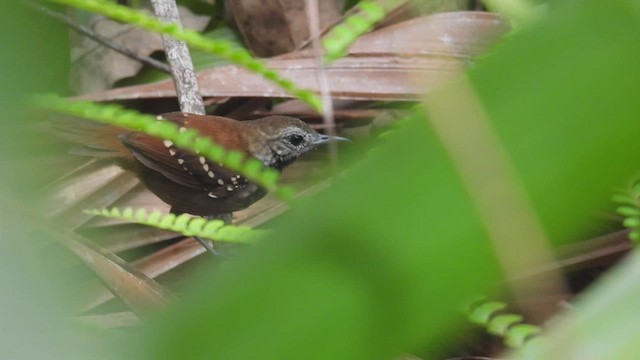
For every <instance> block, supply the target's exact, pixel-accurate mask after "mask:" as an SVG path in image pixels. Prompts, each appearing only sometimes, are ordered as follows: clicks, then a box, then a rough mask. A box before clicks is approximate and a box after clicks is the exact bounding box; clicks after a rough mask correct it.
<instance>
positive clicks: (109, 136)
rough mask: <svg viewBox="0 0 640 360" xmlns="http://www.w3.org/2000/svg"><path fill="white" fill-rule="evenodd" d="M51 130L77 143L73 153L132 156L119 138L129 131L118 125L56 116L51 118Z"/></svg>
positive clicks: (104, 156)
mask: <svg viewBox="0 0 640 360" xmlns="http://www.w3.org/2000/svg"><path fill="white" fill-rule="evenodd" d="M49 130H50V131H51V132H53V133H54V134H55V135H56V136H58V137H60V138H62V139H64V140H66V141H69V142H71V143H73V144H75V145H76V146H74V147H73V148H71V150H70V152H71V153H73V154H77V155H83V156H92V157H101V158H108V157H115V158H128V157H130V156H131V152H130V151H129V150H128V149H127V148H126V146H125V145H124V144H123V143H122V142H121V141H120V140H119V139H118V136H119V135H122V134H126V133H127V132H129V131H128V130H126V129H123V128H120V127H117V126H113V125H106V124H101V123H98V122H94V121H90V120H85V119H80V118H73V117H56V118H54V119H49Z"/></svg>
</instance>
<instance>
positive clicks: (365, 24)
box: [322, 0, 401, 63]
mask: <svg viewBox="0 0 640 360" xmlns="http://www.w3.org/2000/svg"><path fill="white" fill-rule="evenodd" d="M400 3H401V1H400V0H388V1H385V2H383V3H382V4H379V3H378V2H375V1H367V0H365V1H361V2H360V3H359V4H358V8H357V9H358V11H357V13H356V14H354V15H352V16H349V17H348V18H346V20H345V21H344V23H342V24H340V25H337V26H335V27H334V28H333V29H331V31H330V32H329V34H327V36H325V38H324V40H323V42H322V43H323V45H324V50H325V61H326V62H327V63H330V62H332V61H335V60H336V59H338V58H341V57H343V56H346V55H347V48H348V47H349V45H351V44H352V43H353V42H354V41H356V40H357V39H358V38H359V37H360V36H361V35H362V34H365V33H367V32H369V31H371V29H372V28H373V26H374V25H375V24H377V23H378V22H380V21H381V20H383V19H384V17H385V15H386V14H387V12H389V11H390V10H392V9H393V8H394V6H397V5H398V4H400Z"/></svg>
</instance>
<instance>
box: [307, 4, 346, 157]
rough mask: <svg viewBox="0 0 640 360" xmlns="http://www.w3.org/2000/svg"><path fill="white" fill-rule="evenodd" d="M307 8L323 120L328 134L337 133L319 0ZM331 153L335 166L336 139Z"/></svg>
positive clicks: (332, 143)
mask: <svg viewBox="0 0 640 360" xmlns="http://www.w3.org/2000/svg"><path fill="white" fill-rule="evenodd" d="M305 5H306V8H307V24H308V26H309V36H310V38H311V46H312V49H313V55H314V60H315V63H316V68H317V71H316V79H317V81H318V84H319V85H320V86H319V87H320V96H321V97H322V121H323V122H324V125H325V128H326V132H327V135H329V136H335V135H336V123H335V119H334V116H333V99H332V98H331V91H330V89H329V80H328V79H327V70H326V69H325V67H324V56H323V50H322V44H321V43H320V40H321V38H320V34H321V29H320V13H319V12H320V10H319V8H318V1H317V0H305ZM329 154H330V158H331V163H332V164H333V165H334V166H335V163H336V159H337V155H338V147H337V144H336V141H335V140H332V141H331V142H330V143H329Z"/></svg>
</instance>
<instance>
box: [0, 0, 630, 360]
mask: <svg viewBox="0 0 640 360" xmlns="http://www.w3.org/2000/svg"><path fill="white" fill-rule="evenodd" d="M7 5H9V3H8V4H7ZM9 6H11V8H10V9H9V11H4V12H1V14H2V15H0V16H3V17H6V19H2V20H3V21H0V23H2V24H3V26H5V27H8V28H9V29H11V30H12V31H8V30H7V31H2V32H0V36H1V37H2V44H3V47H4V49H5V51H3V54H6V56H5V61H4V63H5V64H6V65H5V66H3V67H2V71H3V81H2V82H1V83H0V84H1V86H2V97H1V98H2V100H0V101H1V103H2V108H3V109H4V111H5V117H3V124H2V126H3V131H2V132H3V135H4V136H3V141H2V149H3V151H2V154H3V169H5V170H4V171H3V172H4V173H5V174H6V175H3V185H2V188H1V191H0V198H2V204H3V209H5V211H3V214H2V217H0V221H1V222H2V230H3V235H4V236H3V240H2V242H1V243H2V246H3V250H2V251H1V252H0V254H1V255H0V256H2V261H0V263H1V264H2V265H1V266H2V271H0V284H1V285H2V287H3V290H2V291H0V294H1V295H0V298H1V299H2V302H1V304H0V312H1V313H2V321H0V324H2V325H0V327H1V328H2V330H1V332H2V334H6V335H3V337H2V341H3V348H5V349H7V351H6V354H8V355H10V356H9V358H65V359H69V358H87V357H90V358H100V357H104V358H112V357H113V358H122V357H123V356H124V357H125V358H137V359H146V358H150V359H151V358H153V359H165V358H166V359H175V358H178V357H179V358H184V359H202V358H224V359H248V358H259V359H283V358H306V359H321V358H322V359H324V358H344V359H377V358H378V359H389V358H393V357H395V356H399V355H400V354H402V353H404V352H412V353H416V354H417V355H420V356H423V357H424V358H434V357H436V356H438V355H437V354H439V353H440V352H441V351H442V350H443V349H444V348H446V346H447V345H450V344H451V342H452V341H454V340H452V339H456V337H457V336H459V334H460V331H461V330H460V329H461V327H460V326H459V324H460V322H461V321H462V315H461V314H460V309H461V308H462V307H463V306H464V304H465V303H466V302H468V301H469V299H471V298H473V297H474V296H476V295H478V294H493V293H494V291H495V290H496V289H497V288H498V287H499V286H501V285H502V282H503V281H504V280H505V279H504V278H505V275H507V276H508V275H509V274H503V273H502V271H501V270H500V265H499V264H498V261H497V256H498V255H496V254H499V253H500V249H495V248H494V247H493V244H492V243H491V241H490V238H489V236H488V233H487V230H486V229H487V228H486V226H487V224H486V223H483V219H482V218H481V217H480V216H479V213H478V209H477V208H476V207H475V205H474V202H473V201H472V199H473V197H474V195H475V194H474V193H473V189H470V188H468V187H467V186H466V185H465V183H464V182H463V181H462V180H461V177H460V173H459V172H458V168H457V165H459V164H456V162H455V158H454V157H452V156H451V154H450V153H448V152H447V150H446V149H447V146H449V145H450V144H447V143H446V142H444V143H443V142H442V140H441V139H442V138H441V137H439V136H438V134H437V133H436V131H435V130H434V128H433V127H432V126H431V124H432V122H431V120H432V119H430V118H429V116H427V115H426V114H427V113H428V109H421V108H420V109H416V110H414V111H413V115H411V116H410V118H409V119H407V120H406V121H404V122H402V124H400V125H397V127H396V128H395V130H394V131H393V132H391V133H390V134H387V136H385V140H384V143H383V144H381V145H378V146H377V147H376V148H375V149H374V150H372V151H370V152H368V153H366V155H364V156H362V159H361V160H359V161H358V162H357V163H356V164H354V165H353V166H351V167H349V168H348V169H347V170H346V171H345V172H344V173H343V174H341V175H340V176H339V177H337V178H336V179H335V180H334V181H333V183H332V185H331V186H330V187H329V188H328V189H326V190H324V191H322V192H321V193H319V194H317V195H315V196H313V197H311V198H308V199H304V200H301V201H300V202H299V203H298V204H296V206H295V207H294V208H293V209H292V210H291V211H290V212H288V213H287V214H286V216H282V217H280V218H278V219H276V220H275V221H274V223H272V224H271V226H270V228H272V229H274V231H273V232H272V234H271V235H270V236H269V237H267V238H265V239H264V240H263V241H262V242H261V243H260V244H258V245H255V246H252V247H250V248H248V249H246V250H243V251H242V253H241V254H240V255H239V256H238V257H237V258H234V259H233V261H229V262H227V263H224V264H222V265H220V264H215V265H205V266H203V267H202V268H201V269H199V273H198V275H197V276H196V277H195V278H193V279H192V280H191V282H192V283H191V285H190V286H187V288H188V290H187V291H186V292H185V294H184V295H183V296H181V297H180V298H179V299H177V300H176V301H175V303H174V304H173V306H171V307H170V308H169V309H168V310H166V311H163V312H162V313H159V314H156V315H155V316H152V318H151V319H149V320H148V322H147V324H146V325H145V326H143V327H140V328H135V329H133V330H118V329H116V330H104V329H96V328H94V327H92V326H83V325H79V324H78V323H76V322H74V321H72V320H71V319H70V318H69V314H70V313H71V308H73V306H72V304H74V303H75V301H76V300H75V299H74V296H75V294H76V291H77V290H74V289H73V288H72V287H68V286H65V285H69V284H72V283H73V281H74V279H76V278H77V277H82V276H83V275H82V274H75V273H74V271H67V272H62V271H61V272H52V271H49V269H60V266H59V265H60V262H64V261H68V260H67V257H66V256H65V255H64V254H63V253H64V252H63V251H61V249H59V245H58V244H57V243H56V242H53V241H52V239H49V238H50V237H52V235H51V233H50V232H49V231H47V226H46V225H47V224H46V222H45V221H44V220H42V219H41V216H40V215H41V214H40V213H39V209H38V208H37V207H35V206H34V204H35V201H34V194H35V192H34V191H33V190H34V189H36V187H37V186H38V184H42V183H45V182H46V180H47V177H48V172H47V169H46V167H38V168H35V169H34V168H33V167H32V168H29V167H28V165H29V164H33V162H29V161H28V159H32V158H37V157H38V156H40V155H41V154H40V152H42V150H41V149H40V147H39V146H38V145H39V143H40V141H45V140H44V139H40V138H38V137H36V135H33V134H31V133H30V132H28V131H27V130H28V127H29V125H30V124H29V122H30V118H31V117H30V116H29V114H30V112H29V111H26V110H25V109H26V108H27V107H26V105H24V102H23V101H22V100H23V98H22V95H25V94H30V93H33V92H44V91H57V92H64V91H65V89H64V87H63V86H60V84H65V83H66V82H65V81H64V80H62V79H64V78H65V77H66V71H65V69H64V68H65V61H64V56H65V55H61V54H65V52H64V51H61V50H60V49H65V46H66V44H65V40H64V37H65V33H64V31H63V30H62V29H60V28H58V27H55V26H53V25H48V24H47V23H46V22H42V20H41V19H40V18H37V17H35V16H33V14H30V13H27V12H26V11H25V10H24V8H22V7H21V6H18V5H13V4H11V5H9ZM45 26H51V28H50V29H48V28H44V27H45ZM639 26H640V7H639V6H638V4H637V2H635V1H631V0H616V1H609V2H601V1H594V0H592V1H567V2H564V3H561V4H560V3H558V4H556V3H553V4H548V9H547V12H546V13H544V15H543V16H542V17H541V18H540V19H539V20H538V21H537V22H535V23H533V24H532V25H531V26H528V27H523V28H521V29H519V30H518V31H516V32H514V33H512V34H510V35H509V36H508V37H506V38H505V39H504V40H503V42H502V43H501V44H499V45H498V46H496V47H495V48H494V49H492V51H490V53H489V54H487V55H486V56H484V57H483V58H482V59H480V60H479V61H478V64H477V65H476V66H475V67H474V68H473V69H471V70H470V71H469V72H468V80H469V83H470V84H471V85H472V87H473V89H474V91H475V94H476V95H477V98H478V99H479V101H480V103H481V105H482V109H483V110H484V112H485V113H486V115H487V117H488V119H490V129H493V130H494V131H495V133H494V134H495V135H496V136H497V139H498V143H497V145H496V144H493V145H495V146H500V147H502V148H503V149H505V150H506V154H507V159H508V160H510V164H511V165H512V166H513V169H514V171H515V174H516V179H517V180H518V181H520V182H521V184H522V186H523V189H524V191H525V193H526V196H527V197H528V198H529V199H530V200H531V203H532V204H533V209H534V210H535V215H536V216H537V217H538V219H539V220H540V222H541V224H542V226H543V230H544V232H545V233H546V234H547V235H548V237H549V239H550V240H551V243H552V244H553V245H554V246H557V245H560V244H567V243H572V242H576V241H579V240H582V239H586V238H589V237H593V236H596V235H600V234H602V233H603V229H605V228H607V227H608V226H610V222H609V221H608V219H606V218H604V217H602V216H601V214H602V213H603V212H607V211H611V209H612V208H613V206H614V205H613V203H612V202H611V201H610V197H611V196H612V194H613V193H614V192H615V189H617V188H618V187H620V186H623V185H624V184H625V183H626V182H628V181H630V180H631V179H633V175H634V174H635V173H636V171H637V170H636V169H637V168H636V164H637V160H636V159H637V154H638V153H639V151H640V145H638V142H637V141H636V138H637V133H638V130H639V127H640V125H639V123H638V121H637V120H638V118H639V115H640V114H639V112H640V110H639V109H638V107H637V100H636V97H637V93H638V84H640V71H639V70H638V67H637V63H636V59H638V58H639V55H640V43H638V42H637V41H636V39H635V38H634V37H633V36H631V35H632V34H634V31H637V29H638V28H639ZM43 28H44V29H48V31H43ZM54 38H56V39H58V41H52V40H53V39H54ZM36 42H37V43H38V44H42V47H37V48H36V47H33V46H25V44H28V43H36ZM42 54H46V56H43V55H42ZM447 91H449V93H447ZM455 93H456V88H455V85H452V87H451V88H449V89H446V88H445V89H443V90H442V94H445V95H447V94H450V96H451V97H452V98H454V96H455ZM452 113H454V111H453V109H452ZM469 114H470V115H469V116H474V114H472V113H471V112H470V113H469ZM459 121H461V122H462V123H463V124H464V122H465V121H466V120H465V119H464V118H461V119H459ZM463 129H464V128H463ZM464 130H466V131H468V132H469V133H471V134H469V133H467V132H464V131H463V132H461V133H458V134H456V136H457V137H458V138H459V139H465V138H467V137H469V136H471V137H472V135H473V132H474V129H473V128H468V129H464ZM16 159H20V161H16ZM23 159H24V161H23ZM38 170H39V171H38ZM477 170H478V171H480V172H482V174H483V176H485V177H486V178H487V179H489V180H487V181H492V180H491V179H492V177H493V176H495V175H496V174H491V173H485V172H483V171H486V169H482V168H480V169H477ZM494 196H495V197H496V198H499V197H500V196H504V194H500V193H496V194H494ZM496 201H498V200H496ZM310 219H312V220H310ZM509 221H510V219H509V218H505V219H504V222H509ZM529 235H530V234H527V233H523V234H522V238H521V239H514V241H519V242H520V244H521V245H522V250H521V253H510V254H508V256H510V257H511V258H512V259H515V260H516V261H518V260H519V259H520V260H521V261H525V260H527V259H526V256H527V241H526V240H527V239H528V238H529ZM549 245H550V246H551V244H549ZM635 257H636V256H635V255H634V256H632V257H630V258H629V259H627V261H626V262H625V263H624V264H623V266H621V267H620V268H615V269H613V270H612V271H611V273H609V274H607V275H608V276H606V277H604V278H602V280H601V283H599V284H596V286H594V287H593V288H590V289H588V290H587V292H586V293H585V294H584V295H583V296H582V298H578V299H577V301H576V303H575V306H576V310H575V311H572V312H570V313H566V314H559V315H556V318H554V319H553V320H552V321H551V324H550V325H549V331H548V333H547V334H546V335H545V337H544V338H542V339H539V340H537V341H536V342H535V343H532V344H530V346H528V347H527V348H525V353H524V354H521V355H514V358H545V359H567V358H572V357H574V358H575V356H579V355H582V356H585V354H588V355H589V358H593V359H612V358H615V359H633V358H634V356H635V355H636V354H637V353H638V348H637V347H638V346H639V345H637V344H638V342H637V341H632V340H633V339H632V338H633V334H635V333H637V330H640V329H638V327H639V325H638V324H637V322H633V321H625V319H634V318H635V317H636V316H637V312H638V311H637V307H636V306H635V304H637V302H635V299H636V298H637V296H638V289H637V285H636V282H635V281H634V280H635V277H633V276H632V275H633V274H635V273H636V272H637V271H638V270H637V269H638V263H637V259H635ZM52 264H56V265H57V266H53V265H52ZM612 289H613V290H612ZM534 290H535V289H534ZM614 290H615V291H614ZM596 339H597V340H596ZM593 349H595V350H593ZM527 356H528V357H527ZM577 358H587V357H577Z"/></svg>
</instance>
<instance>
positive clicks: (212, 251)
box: [193, 235, 220, 256]
mask: <svg viewBox="0 0 640 360" xmlns="http://www.w3.org/2000/svg"><path fill="white" fill-rule="evenodd" d="M193 238H194V239H196V241H197V242H199V243H200V245H202V247H204V248H205V249H206V250H207V251H208V252H209V254H211V255H213V256H218V255H220V254H219V253H218V252H217V251H216V249H214V248H213V244H212V242H210V241H207V240H205V239H203V238H201V237H200V236H196V235H194V236H193Z"/></svg>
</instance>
